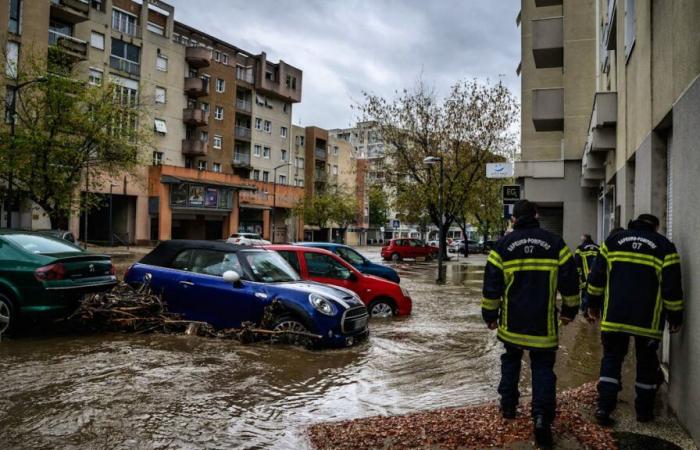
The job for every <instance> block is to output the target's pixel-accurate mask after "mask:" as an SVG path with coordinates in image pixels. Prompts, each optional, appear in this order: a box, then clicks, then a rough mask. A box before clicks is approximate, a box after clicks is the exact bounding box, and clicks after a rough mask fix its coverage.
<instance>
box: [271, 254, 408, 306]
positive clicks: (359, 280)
mask: <svg viewBox="0 0 700 450" xmlns="http://www.w3.org/2000/svg"><path fill="white" fill-rule="evenodd" d="M265 248H266V249H268V250H274V251H276V252H277V253H279V254H280V255H281V256H282V257H283V258H284V259H286V260H287V262H288V263H289V264H290V265H291V266H292V267H293V268H294V269H295V270H296V271H297V272H298V273H299V275H300V276H301V278H302V279H304V280H311V281H317V282H319V283H325V284H331V285H333V286H339V287H343V288H346V289H349V290H351V291H353V292H354V293H356V294H357V295H358V296H359V297H360V299H361V300H362V302H363V303H364V304H365V305H367V309H368V310H369V313H370V315H371V316H374V317H391V316H404V315H409V314H411V309H412V307H413V302H412V301H411V297H410V296H409V294H408V291H407V290H406V289H404V288H403V287H401V286H399V285H398V284H396V283H394V282H393V281H389V280H386V279H384V278H379V277H375V276H373V275H365V274H363V273H362V272H360V271H358V270H357V269H355V268H354V267H353V266H351V265H350V264H348V263H347V262H345V261H344V260H343V259H342V258H340V257H339V256H338V255H336V254H335V253H331V252H329V251H328V250H323V249H320V248H313V247H302V246H298V245H266V246H265Z"/></svg>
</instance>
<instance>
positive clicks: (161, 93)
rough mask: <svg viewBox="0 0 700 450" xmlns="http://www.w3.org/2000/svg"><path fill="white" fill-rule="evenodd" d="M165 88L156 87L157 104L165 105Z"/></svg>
mask: <svg viewBox="0 0 700 450" xmlns="http://www.w3.org/2000/svg"><path fill="white" fill-rule="evenodd" d="M165 93H166V91H165V88H163V87H160V86H156V96H155V97H156V103H160V104H165Z"/></svg>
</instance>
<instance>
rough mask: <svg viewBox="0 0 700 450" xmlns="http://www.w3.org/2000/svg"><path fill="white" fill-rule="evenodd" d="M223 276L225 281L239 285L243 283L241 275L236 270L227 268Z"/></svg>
mask: <svg viewBox="0 0 700 450" xmlns="http://www.w3.org/2000/svg"><path fill="white" fill-rule="evenodd" d="M223 277H224V281H226V282H227V283H231V284H232V285H234V286H238V285H239V284H240V283H241V276H240V275H239V274H238V272H236V271H235V270H227V271H226V272H224V275H223Z"/></svg>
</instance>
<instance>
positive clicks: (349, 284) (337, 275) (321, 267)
mask: <svg viewBox="0 0 700 450" xmlns="http://www.w3.org/2000/svg"><path fill="white" fill-rule="evenodd" d="M303 255H304V258H303V262H304V266H305V267H304V269H303V270H304V272H305V273H306V274H307V275H306V277H307V279H309V280H311V281H316V282H319V283H325V284H331V285H333V286H340V287H344V288H347V289H350V290H351V291H354V292H356V291H357V286H356V281H357V277H353V276H352V275H353V271H352V270H351V269H350V268H349V267H347V266H346V264H347V263H344V262H342V260H340V258H339V257H338V256H334V255H333V256H332V255H324V254H323V253H315V252H303ZM352 278H355V280H353V279H352Z"/></svg>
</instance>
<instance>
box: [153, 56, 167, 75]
mask: <svg viewBox="0 0 700 450" xmlns="http://www.w3.org/2000/svg"><path fill="white" fill-rule="evenodd" d="M156 69H158V70H160V71H161V72H167V71H168V58H167V57H165V56H163V55H156Z"/></svg>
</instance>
